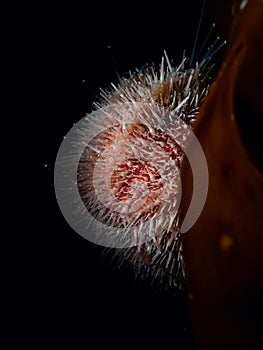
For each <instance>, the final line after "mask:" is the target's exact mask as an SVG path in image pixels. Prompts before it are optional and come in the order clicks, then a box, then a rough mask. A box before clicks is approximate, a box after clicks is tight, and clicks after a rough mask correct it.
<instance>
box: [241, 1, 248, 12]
mask: <svg viewBox="0 0 263 350" xmlns="http://www.w3.org/2000/svg"><path fill="white" fill-rule="evenodd" d="M247 2H248V0H243V1H242V2H241V4H240V6H239V8H240V10H241V11H242V10H244V8H245V7H246V5H247Z"/></svg>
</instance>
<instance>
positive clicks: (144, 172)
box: [78, 123, 183, 226]
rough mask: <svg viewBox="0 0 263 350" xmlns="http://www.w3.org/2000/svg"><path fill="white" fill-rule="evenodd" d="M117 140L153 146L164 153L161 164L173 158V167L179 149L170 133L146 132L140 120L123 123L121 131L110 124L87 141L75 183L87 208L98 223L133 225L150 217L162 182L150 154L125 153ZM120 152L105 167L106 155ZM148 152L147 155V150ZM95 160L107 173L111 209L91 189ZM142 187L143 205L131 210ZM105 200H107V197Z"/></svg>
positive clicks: (127, 143)
mask: <svg viewBox="0 0 263 350" xmlns="http://www.w3.org/2000/svg"><path fill="white" fill-rule="evenodd" d="M120 141H123V142H125V144H126V145H131V147H132V146H135V145H136V144H137V143H138V142H142V144H143V145H147V144H149V147H150V146H151V145H155V146H156V147H157V148H158V150H162V152H163V154H164V155H165V158H166V159H165V158H163V160H162V161H163V162H164V163H165V162H166V161H169V160H171V161H174V166H175V167H179V166H180V162H181V159H182V156H183V151H182V149H181V147H180V146H179V145H178V143H177V142H176V141H175V140H174V139H173V138H172V137H171V136H170V135H168V134H166V133H165V132H163V131H161V130H159V129H158V128H153V129H152V130H151V131H150V130H149V128H148V127H147V126H146V125H143V124H140V123H130V124H126V126H125V130H123V129H122V126H121V125H120V124H115V125H114V127H111V128H108V129H107V130H105V131H103V132H102V133H100V134H99V135H97V137H96V138H94V139H93V140H92V141H91V145H90V147H89V146H88V147H86V149H85V150H84V152H83V154H82V157H81V159H80V162H79V169H78V186H79V192H80V196H81V198H82V200H83V202H84V204H85V205H86V207H87V209H88V210H89V211H90V212H91V213H92V215H93V216H95V217H96V218H98V219H99V220H100V221H102V222H103V221H104V222H105V223H106V222H107V224H108V225H111V224H112V225H114V226H116V225H117V226H118V225H121V226H122V225H123V224H125V225H129V226H130V225H137V224H138V223H139V222H140V221H141V220H144V221H145V220H148V219H150V218H152V217H153V216H154V215H155V213H156V212H157V211H158V209H159V207H160V205H161V203H160V201H161V195H162V191H163V189H164V186H165V183H164V179H163V178H162V176H161V174H160V173H159V171H158V169H157V166H156V159H154V157H152V158H149V159H147V160H145V159H143V158H141V157H135V156H132V155H131V154H126V152H125V150H124V149H122V148H121V147H120V145H119V144H118V143H119V142H120ZM145 147H146V146H145ZM121 153H123V159H122V160H121V162H118V161H116V164H114V167H113V168H111V167H109V168H108V165H109V163H110V157H111V158H114V156H116V155H117V154H121ZM149 155H151V152H150V151H149ZM159 160H160V159H159ZM98 162H101V164H102V167H101V168H102V173H101V174H103V175H105V181H106V178H108V175H110V188H111V189H112V193H111V195H113V196H114V199H115V201H112V203H113V204H112V205H111V208H109V207H108V206H105V205H104V204H103V203H102V202H101V201H100V198H98V196H97V194H96V191H95V189H94V181H96V179H94V169H95V166H96V164H97V163H98ZM109 172H110V173H109ZM146 190H147V198H146V199H145V200H144V203H143V206H142V207H140V208H139V210H138V211H136V212H134V211H133V210H132V209H131V207H132V204H133V200H140V197H143V196H144V195H145V191H146ZM116 200H117V205H116ZM109 202H111V199H110V198H109ZM124 205H127V208H126V212H125V213H124V212H120V210H119V209H120V207H121V206H124ZM110 218H111V219H110ZM109 219H110V220H109Z"/></svg>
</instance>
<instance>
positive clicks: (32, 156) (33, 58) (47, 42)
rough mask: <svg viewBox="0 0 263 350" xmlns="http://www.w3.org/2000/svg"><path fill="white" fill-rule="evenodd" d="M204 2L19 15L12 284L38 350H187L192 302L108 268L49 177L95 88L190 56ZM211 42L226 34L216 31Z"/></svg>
mask: <svg viewBox="0 0 263 350" xmlns="http://www.w3.org/2000/svg"><path fill="white" fill-rule="evenodd" d="M202 3H203V2H202V1H189V0H188V1H184V2H181V1H173V2H161V3H160V2H157V3H153V2H151V3H145V4H142V3H139V4H138V3H137V4H136V3H135V2H122V3H120V4H117V3H113V2H108V3H102V2H97V3H92V4H90V5H86V6H80V7H78V6H77V5H74V6H73V5H72V4H71V3H70V4H68V5H65V4H63V5H61V7H60V6H56V8H55V7H53V6H44V5H43V7H41V6H39V7H38V8H34V7H28V9H26V11H25V9H23V10H24V11H25V12H27V11H28V15H27V16H26V17H23V18H22V20H21V19H20V22H19V23H21V25H20V26H19V25H18V27H17V30H16V32H15V34H14V36H15V39H16V41H15V42H16V46H15V50H14V51H15V53H14V57H13V59H14V62H15V63H14V64H13V66H15V67H14V69H16V72H17V75H16V77H17V78H16V88H17V89H18V91H19V94H20V98H18V100H17V104H18V105H19V104H20V103H21V105H23V106H25V115H23V116H17V119H18V123H17V131H18V133H19V132H21V130H22V129H21V128H23V131H24V130H26V133H23V141H24V142H23V145H22V144H19V146H17V151H19V150H23V156H22V155H20V154H21V152H17V153H16V161H17V164H19V166H20V169H22V171H20V175H19V179H20V180H19V181H20V183H21V184H22V185H21V186H20V188H19V191H20V192H21V193H20V192H19V195H18V202H17V203H18V206H19V213H20V214H21V219H19V220H18V222H17V223H18V226H19V229H17V230H16V236H15V237H16V239H15V243H14V250H13V254H12V257H13V261H14V263H15V272H14V274H13V275H12V279H13V281H14V282H15V286H14V289H13V292H14V304H15V314H14V322H15V323H16V324H17V325H18V328H19V329H22V331H21V335H20V337H21V339H24V340H25V341H26V342H33V344H35V345H36V348H38V346H37V345H39V344H43V343H47V344H49V345H50V346H51V345H55V343H57V344H58V345H59V344H62V343H63V344H68V343H69V342H70V341H72V342H73V343H72V344H74V346H71V348H78V346H77V345H76V344H77V342H79V341H80V340H81V341H82V342H83V344H84V346H85V347H90V348H99V347H100V346H102V345H107V346H112V345H114V346H115V347H122V348H126V347H127V346H134V347H135V346H136V347H140V346H147V347H151V346H152V345H155V344H156V343H157V342H158V343H159V344H160V346H161V347H162V348H165V347H166V346H168V345H170V346H171V345H172V346H174V348H180V349H188V348H190V346H191V344H192V340H191V330H190V322H189V315H188V304H187V301H186V296H185V295H180V294H179V295H176V296H171V295H170V293H167V292H165V291H159V292H157V291H156V290H155V289H154V288H152V287H151V286H150V283H149V281H145V282H144V283H143V284H142V285H141V284H140V283H139V281H138V280H134V275H133V272H132V271H130V270H129V269H128V268H127V269H125V268H124V270H122V271H119V270H116V269H114V268H112V267H111V266H109V261H108V260H105V259H104V258H103V255H102V254H101V249H100V248H99V247H94V246H93V245H92V244H91V243H89V242H88V241H86V240H84V239H83V238H82V237H80V236H79V235H78V234H77V233H75V232H74V231H73V230H72V229H71V228H70V227H69V225H68V224H67V222H66V221H65V220H64V218H63V216H62V214H61V212H60V210H59V208H58V206H57V203H56V198H55V194H54V188H53V169H54V163H55V159H56V153H57V151H58V148H59V145H60V143H61V141H62V139H63V136H64V135H65V134H66V133H67V132H68V130H69V129H70V128H71V127H72V125H73V123H74V122H77V121H78V120H79V119H81V118H82V117H83V116H84V115H85V114H86V113H89V112H90V111H91V110H92V102H94V101H96V100H97V96H98V94H99V88H107V87H108V86H109V85H110V82H115V83H116V82H117V74H116V73H117V72H118V74H120V75H123V74H126V73H127V72H128V71H129V70H131V71H133V70H134V68H135V67H137V68H141V67H143V65H144V64H146V63H151V62H155V63H158V62H160V60H161V57H162V55H163V50H164V49H165V50H166V51H167V53H168V56H169V57H170V58H172V59H174V61H175V63H180V60H181V58H182V54H183V50H184V49H186V53H187V54H188V55H191V50H192V48H193V43H194V40H195V34H196V28H197V25H198V20H199V16H200V12H201V8H202ZM215 5H216V3H215V4H214V3H213V2H211V1H210V2H208V4H207V6H206V8H205V13H204V20H203V23H202V28H201V32H200V37H199V42H198V45H199V46H198V45H197V47H199V48H200V45H201V44H202V40H204V37H205V35H206V33H207V32H208V31H209V29H210V26H211V24H212V23H213V22H214V21H216V20H217V16H218V13H217V11H216V7H215ZM225 13H227V14H229V11H227V10H226V11H225ZM226 21H227V20H226ZM215 32H216V34H220V26H219V27H218V29H217V30H216V31H215ZM223 39H224V38H223ZM109 46H110V48H109ZM17 57H19V59H17ZM219 57H220V55H219ZM20 99H21V100H20ZM31 112H32V113H31ZM22 147H23V148H22ZM28 169H29V172H27V171H26V170H28ZM17 176H18V174H16V177H17ZM22 199H23V200H22ZM33 335H34V336H35V337H33ZM93 341H94V342H95V343H94V345H91V344H92V342H93Z"/></svg>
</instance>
